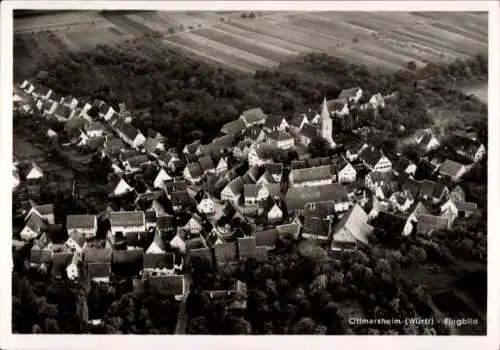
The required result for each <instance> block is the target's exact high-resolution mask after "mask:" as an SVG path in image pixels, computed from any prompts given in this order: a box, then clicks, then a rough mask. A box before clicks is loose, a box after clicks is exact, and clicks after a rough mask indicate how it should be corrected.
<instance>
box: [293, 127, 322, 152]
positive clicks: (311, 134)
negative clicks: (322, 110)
mask: <svg viewBox="0 0 500 350" xmlns="http://www.w3.org/2000/svg"><path fill="white" fill-rule="evenodd" d="M316 136H318V130H317V129H316V127H314V126H313V125H311V124H304V125H303V126H302V128H301V129H300V131H299V132H298V138H299V142H300V144H301V145H303V146H305V147H307V146H309V144H310V143H311V141H312V140H313V138H315V137H316Z"/></svg>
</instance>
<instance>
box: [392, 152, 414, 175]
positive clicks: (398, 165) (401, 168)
mask: <svg viewBox="0 0 500 350" xmlns="http://www.w3.org/2000/svg"><path fill="white" fill-rule="evenodd" d="M412 164H414V163H413V162H412V161H411V160H409V159H408V158H406V157H401V156H399V157H398V158H397V159H396V160H395V161H393V162H392V167H393V168H394V169H396V170H397V171H398V172H400V173H404V172H405V171H406V169H407V168H408V167H409V166H410V165H412Z"/></svg>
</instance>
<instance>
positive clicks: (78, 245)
mask: <svg viewBox="0 0 500 350" xmlns="http://www.w3.org/2000/svg"><path fill="white" fill-rule="evenodd" d="M86 241H87V238H85V234H84V233H83V232H80V231H73V232H71V234H70V235H69V236H68V239H67V240H66V242H64V247H65V250H66V251H71V252H77V253H80V254H81V253H82V252H83V246H84V245H85V242H86Z"/></svg>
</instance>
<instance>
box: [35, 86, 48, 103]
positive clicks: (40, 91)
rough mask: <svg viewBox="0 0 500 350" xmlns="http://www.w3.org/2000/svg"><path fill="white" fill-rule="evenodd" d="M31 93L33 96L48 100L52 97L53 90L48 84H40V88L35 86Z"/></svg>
mask: <svg viewBox="0 0 500 350" xmlns="http://www.w3.org/2000/svg"><path fill="white" fill-rule="evenodd" d="M31 94H32V95H33V97H35V98H40V99H42V100H46V99H48V98H49V97H50V95H51V94H52V90H51V89H49V88H48V87H46V86H43V85H41V86H39V87H38V88H35V89H33V90H32V91H31Z"/></svg>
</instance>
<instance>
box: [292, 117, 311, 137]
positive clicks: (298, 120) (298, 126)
mask: <svg viewBox="0 0 500 350" xmlns="http://www.w3.org/2000/svg"><path fill="white" fill-rule="evenodd" d="M306 124H309V120H308V119H307V116H306V115H305V114H302V113H294V115H293V117H292V119H291V120H290V122H289V125H290V130H291V131H292V132H293V133H295V134H296V133H298V132H299V131H300V130H302V128H303V127H304V125H306Z"/></svg>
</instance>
